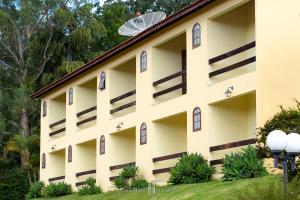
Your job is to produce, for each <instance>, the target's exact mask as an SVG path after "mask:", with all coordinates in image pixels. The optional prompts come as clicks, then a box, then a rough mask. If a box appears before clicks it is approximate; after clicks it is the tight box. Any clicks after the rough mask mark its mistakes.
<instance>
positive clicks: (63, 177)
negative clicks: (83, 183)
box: [48, 176, 65, 182]
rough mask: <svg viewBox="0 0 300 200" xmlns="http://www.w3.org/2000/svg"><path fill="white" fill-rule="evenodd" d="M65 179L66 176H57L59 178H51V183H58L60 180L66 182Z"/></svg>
mask: <svg viewBox="0 0 300 200" xmlns="http://www.w3.org/2000/svg"><path fill="white" fill-rule="evenodd" d="M64 179H65V176H57V177H53V178H49V179H48V180H49V182H52V181H58V180H64Z"/></svg>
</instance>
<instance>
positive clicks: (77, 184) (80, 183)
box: [75, 181, 86, 187]
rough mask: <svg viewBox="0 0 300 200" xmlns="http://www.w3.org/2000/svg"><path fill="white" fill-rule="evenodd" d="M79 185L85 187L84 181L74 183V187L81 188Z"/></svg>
mask: <svg viewBox="0 0 300 200" xmlns="http://www.w3.org/2000/svg"><path fill="white" fill-rule="evenodd" d="M81 185H86V181H80V182H77V183H75V186H76V187H78V186H81Z"/></svg>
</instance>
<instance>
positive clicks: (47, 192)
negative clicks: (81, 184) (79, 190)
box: [42, 182, 72, 197]
mask: <svg viewBox="0 0 300 200" xmlns="http://www.w3.org/2000/svg"><path fill="white" fill-rule="evenodd" d="M42 194H43V196H44V197H59V196H64V195H68V194H72V187H71V185H69V184H67V183H64V182H59V183H50V184H49V185H47V186H46V187H45V188H44V189H43V191H42Z"/></svg>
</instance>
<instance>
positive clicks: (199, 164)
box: [169, 153, 215, 184]
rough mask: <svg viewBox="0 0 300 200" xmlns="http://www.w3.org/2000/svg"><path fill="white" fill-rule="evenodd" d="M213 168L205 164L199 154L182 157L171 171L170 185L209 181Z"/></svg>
mask: <svg viewBox="0 0 300 200" xmlns="http://www.w3.org/2000/svg"><path fill="white" fill-rule="evenodd" d="M214 173H215V168H214V167H211V166H209V165H208V164H207V161H206V160H205V159H204V158H203V157H202V155H201V154H197V153H195V154H193V153H192V154H189V155H184V156H183V157H181V158H180V159H179V162H178V163H177V164H176V165H175V167H174V168H173V169H172V170H171V177H170V179H169V182H170V183H172V184H188V183H201V182H206V181H209V180H211V176H212V174H214Z"/></svg>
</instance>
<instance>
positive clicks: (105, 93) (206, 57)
mask: <svg viewBox="0 0 300 200" xmlns="http://www.w3.org/2000/svg"><path fill="white" fill-rule="evenodd" d="M299 49H300V1H299V0H289V1H286V0H255V1H254V0H252V1H249V0H215V1H213V0H199V1H197V2H196V3H194V4H192V5H190V6H188V7H186V8H184V9H182V10H180V11H179V12H177V13H175V14H174V15H172V16H169V17H167V18H166V19H165V20H163V21H161V22H159V23H158V24H156V25H154V26H152V27H150V28H149V29H147V30H146V31H144V32H142V33H140V34H138V35H137V36H135V37H132V38H130V39H129V40H127V41H125V42H124V43H122V44H120V45H119V46H117V47H115V48H113V49H112V50H110V51H108V52H107V53H105V54H104V55H102V56H100V57H98V58H96V59H94V60H92V61H91V62H89V63H87V64H85V65H84V66H82V67H81V68H79V69H78V70H76V71H74V72H73V73H71V74H68V75H66V76H64V77H63V78H61V79H59V80H57V81H55V82H53V83H51V84H50V85H48V86H46V87H45V88H42V89H41V90H39V91H37V92H36V93H34V94H33V95H32V97H33V98H37V97H40V98H41V102H42V103H41V110H42V112H41V157H42V158H41V169H40V179H41V180H42V181H44V182H45V183H46V184H48V183H49V182H57V181H65V182H67V183H70V184H72V186H73V188H74V189H76V188H78V187H80V185H83V184H84V181H85V180H86V178H87V177H89V176H92V177H95V178H96V180H97V184H98V185H100V186H101V187H102V189H103V190H105V191H107V190H110V189H112V188H113V182H112V180H113V179H114V178H115V177H116V176H117V175H118V173H119V172H120V170H121V168H122V167H124V166H126V165H128V164H135V165H136V166H139V168H140V169H141V174H142V175H143V176H144V177H145V178H146V179H147V180H148V181H153V182H156V183H158V184H162V183H163V182H164V181H166V180H167V179H168V177H169V173H168V172H169V171H170V169H171V167H173V166H174V165H175V163H176V161H177V160H178V158H179V157H180V156H181V155H182V154H184V153H185V152H198V153H201V154H202V155H203V156H204V157H205V158H206V159H207V160H208V162H209V163H210V164H211V165H215V166H217V167H218V166H220V164H221V163H222V158H223V157H224V155H225V154H226V153H229V152H232V151H237V150H239V149H240V148H242V146H245V145H247V144H253V143H255V137H256V135H255V133H256V128H257V127H259V126H261V125H263V124H264V122H265V121H266V120H268V119H269V118H270V117H271V116H272V115H273V114H274V113H276V112H277V111H278V110H279V107H278V106H279V105H283V106H290V105H292V104H293V103H294V99H300V90H299V89H298V83H299V80H300V79H299V73H300V59H299V58H298V56H299V55H300V50H299Z"/></svg>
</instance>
